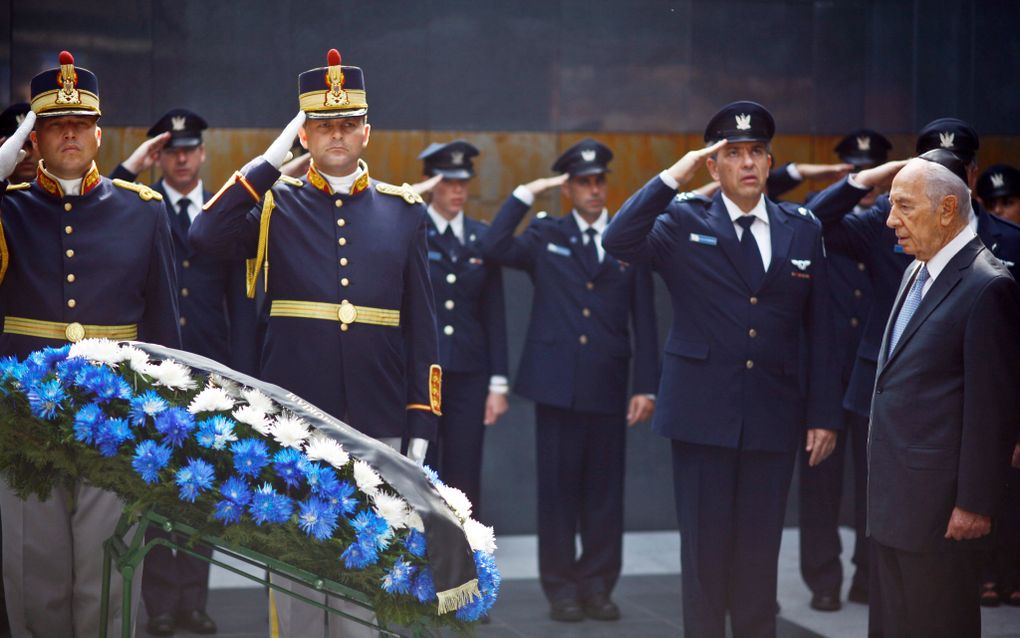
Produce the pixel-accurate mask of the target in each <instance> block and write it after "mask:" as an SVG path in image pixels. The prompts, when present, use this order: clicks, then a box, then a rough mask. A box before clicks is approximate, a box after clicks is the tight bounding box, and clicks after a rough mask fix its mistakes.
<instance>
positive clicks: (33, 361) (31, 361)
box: [25, 345, 71, 379]
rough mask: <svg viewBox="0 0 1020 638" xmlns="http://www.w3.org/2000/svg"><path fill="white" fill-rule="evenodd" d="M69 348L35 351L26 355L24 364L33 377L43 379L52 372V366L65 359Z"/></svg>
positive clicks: (68, 346)
mask: <svg viewBox="0 0 1020 638" xmlns="http://www.w3.org/2000/svg"><path fill="white" fill-rule="evenodd" d="M70 350H71V346H70V345H66V346H63V347H61V348H51V347H47V348H43V349H42V350H36V351H35V352H33V353H32V354H30V355H28V357H27V358H26V359H25V364H26V365H27V366H28V368H29V370H30V371H31V372H32V374H33V376H36V377H37V378H40V379H41V378H43V377H45V376H46V375H48V374H49V373H50V372H52V371H53V366H55V365H56V364H57V363H59V362H61V361H63V360H64V359H66V358H67V353H68V352H70Z"/></svg>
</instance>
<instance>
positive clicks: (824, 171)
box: [794, 162, 854, 179]
mask: <svg viewBox="0 0 1020 638" xmlns="http://www.w3.org/2000/svg"><path fill="white" fill-rule="evenodd" d="M794 166H796V167H797V172H798V173H800V176H801V177H803V178H804V179H840V178H842V177H845V176H846V175H847V173H849V172H850V171H852V170H854V165H853V164H801V163H800V162H797V163H796V164H794Z"/></svg>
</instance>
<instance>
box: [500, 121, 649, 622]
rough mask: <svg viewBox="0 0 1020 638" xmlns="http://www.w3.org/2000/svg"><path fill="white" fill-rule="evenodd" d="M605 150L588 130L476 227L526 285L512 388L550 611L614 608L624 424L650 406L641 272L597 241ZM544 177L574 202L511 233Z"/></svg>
mask: <svg viewBox="0 0 1020 638" xmlns="http://www.w3.org/2000/svg"><path fill="white" fill-rule="evenodd" d="M612 158H613V153H612V151H610V150H609V148H607V147H606V146H605V145H603V144H601V143H599V142H597V141H595V140H591V139H586V140H583V141H581V142H578V143H577V144H575V145H574V146H572V147H570V148H569V149H567V150H566V151H565V152H564V153H563V155H561V156H560V157H559V159H557V160H556V163H555V164H553V167H552V170H553V171H554V172H556V173H560V175H559V176H557V177H552V178H543V179H538V180H536V181H534V182H531V183H529V184H526V185H523V186H518V187H517V189H516V190H514V192H513V194H512V195H511V196H510V197H509V198H508V199H507V200H506V202H505V203H504V204H503V206H502V207H501V208H500V210H499V213H498V214H497V215H496V218H495V220H493V223H492V228H490V229H489V232H488V233H487V234H486V235H485V236H484V237H483V239H482V245H483V247H484V250H483V252H484V254H485V257H486V258H488V259H491V260H494V261H496V262H498V263H500V264H503V265H505V266H509V267H511V268H517V269H519V270H523V271H525V272H527V273H528V274H529V275H530V276H531V280H532V281H533V282H534V286H535V295H534V301H533V303H532V307H531V320H530V323H529V325H528V334H527V338H526V340H525V343H524V352H523V353H522V355H521V363H520V367H519V369H518V378H517V385H516V390H517V393H518V394H520V395H522V396H524V397H527V398H529V399H531V400H533V401H534V402H535V425H536V428H535V432H536V454H537V465H538V569H539V576H540V578H541V582H542V589H543V590H544V591H545V595H546V598H547V599H548V600H549V602H550V616H551V617H552V618H553V619H554V620H557V621H567V622H569V621H578V620H582V619H583V618H584V617H585V616H587V617H589V618H593V619H596V620H616V619H617V618H619V617H620V611H619V609H618V608H617V606H616V604H615V603H613V602H612V600H611V598H610V594H611V593H612V590H613V587H614V585H615V584H616V581H617V578H618V577H619V575H620V567H621V563H622V556H621V548H622V544H623V479H624V457H625V448H626V429H627V428H626V425H634V424H635V423H638V422H640V421H645V420H647V419H648V418H649V417H650V416H651V415H652V412H653V410H654V408H655V399H654V396H653V395H652V394H651V393H652V392H654V390H655V384H656V382H657V368H658V365H657V361H656V350H657V343H656V333H655V309H654V299H653V294H654V293H653V289H652V276H651V272H650V271H649V270H648V269H647V268H645V267H643V266H634V265H632V264H629V263H625V262H622V261H618V260H617V259H615V258H613V257H612V256H610V255H608V254H606V253H605V251H604V250H603V249H602V233H603V232H604V230H605V228H606V224H607V223H608V222H609V215H608V213H607V211H606V209H605V203H606V174H607V173H608V172H609V167H608V164H609V161H610V160H611V159H612ZM554 186H560V187H561V192H562V193H563V194H564V195H566V196H567V198H568V199H569V200H570V202H571V204H572V205H573V210H572V211H571V212H570V213H568V214H567V215H564V216H562V217H559V218H551V217H547V216H546V215H545V214H544V213H539V214H538V215H537V216H536V218H535V219H534V221H532V222H531V224H529V225H528V228H527V229H526V230H525V231H524V233H522V234H521V235H520V236H519V237H514V235H513V233H514V229H515V228H516V227H517V225H518V224H519V223H520V222H521V219H523V218H524V215H525V214H526V213H527V211H528V208H529V207H530V206H531V205H532V204H533V203H534V201H535V196H536V195H537V194H539V193H541V192H542V191H544V190H546V189H549V188H552V187H554ZM629 323H630V324H632V325H633V340H634V350H635V351H636V352H635V356H634V357H633V366H634V374H633V385H632V386H631V384H629V383H628V364H629V363H630V359H631V352H632V350H631V336H632V332H631V328H630V327H629V325H628V324H629ZM629 387H631V388H632V390H631V392H630V399H629V401H628V388H629ZM578 533H580V536H581V546H582V551H581V555H580V556H577V553H576V550H575V541H574V538H575V535H576V534H578Z"/></svg>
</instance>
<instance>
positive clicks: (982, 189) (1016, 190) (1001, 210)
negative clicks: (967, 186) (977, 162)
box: [976, 164, 1020, 224]
mask: <svg viewBox="0 0 1020 638" xmlns="http://www.w3.org/2000/svg"><path fill="white" fill-rule="evenodd" d="M976 190H977V196H978V197H979V198H980V199H981V203H982V204H984V207H985V209H986V210H987V211H988V212H990V213H992V214H993V215H998V216H999V217H1001V218H1003V219H1005V220H1006V221H1011V222H1013V223H1014V224H1020V170H1017V169H1016V168H1014V167H1012V166H1010V165H1009V164H995V165H992V166H989V167H988V168H987V169H985V172H984V173H981V177H979V178H978V180H977V188H976Z"/></svg>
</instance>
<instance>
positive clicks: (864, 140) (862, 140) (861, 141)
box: [857, 135, 871, 151]
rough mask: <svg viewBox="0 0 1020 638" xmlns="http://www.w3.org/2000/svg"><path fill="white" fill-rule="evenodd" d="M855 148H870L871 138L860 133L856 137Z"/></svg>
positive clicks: (864, 149)
mask: <svg viewBox="0 0 1020 638" xmlns="http://www.w3.org/2000/svg"><path fill="white" fill-rule="evenodd" d="M857 150H858V151H870V150H871V138H870V137H868V136H867V135H862V136H860V137H858V138H857Z"/></svg>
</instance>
